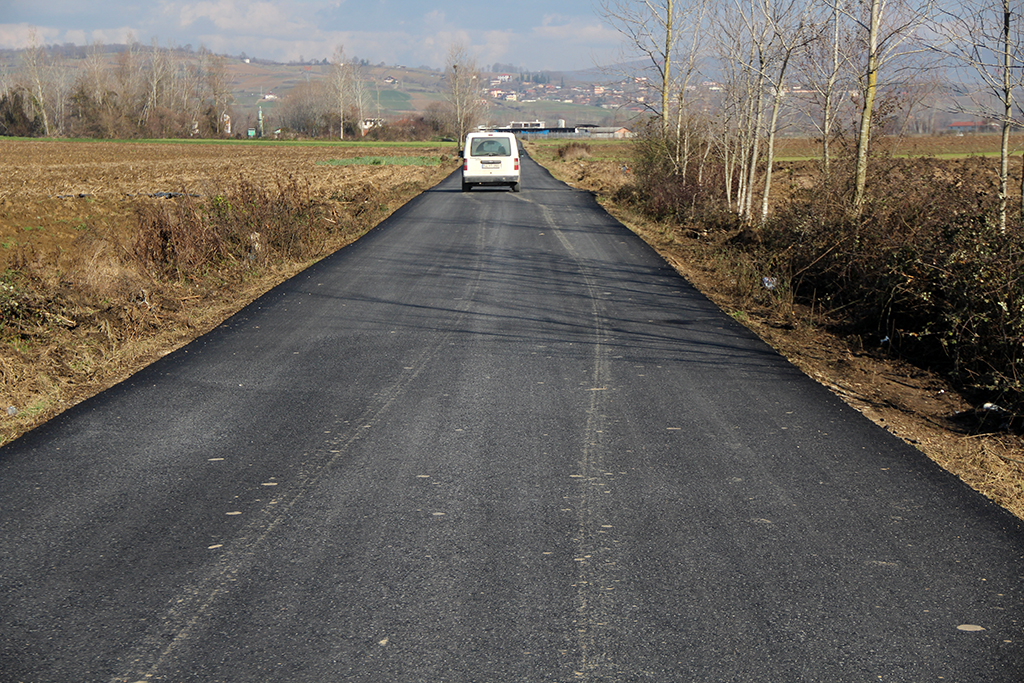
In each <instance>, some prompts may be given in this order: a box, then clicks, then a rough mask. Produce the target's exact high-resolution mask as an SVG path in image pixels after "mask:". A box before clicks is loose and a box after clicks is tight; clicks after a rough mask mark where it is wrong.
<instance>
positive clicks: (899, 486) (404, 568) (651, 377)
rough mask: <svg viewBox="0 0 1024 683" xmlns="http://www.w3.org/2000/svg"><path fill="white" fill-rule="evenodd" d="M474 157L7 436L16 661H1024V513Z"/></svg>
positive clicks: (856, 668)
mask: <svg viewBox="0 0 1024 683" xmlns="http://www.w3.org/2000/svg"><path fill="white" fill-rule="evenodd" d="M522 188H523V189H522V192H521V193H519V194H514V193H511V192H508V191H505V190H503V189H497V190H493V191H492V190H487V189H477V190H474V191H473V192H470V193H465V194H464V193H462V192H460V186H459V178H458V176H457V175H456V176H453V177H451V178H448V179H447V180H446V181H445V182H443V183H442V184H440V185H439V186H437V187H436V188H434V189H433V190H431V191H429V192H426V193H425V194H423V195H422V196H421V197H419V198H417V199H416V200H414V201H413V202H411V203H410V204H408V205H407V206H406V207H404V208H403V209H401V210H399V211H398V212H397V213H396V214H395V215H394V216H393V217H392V218H391V219H389V220H388V221H387V222H386V223H385V224H383V225H381V226H380V227H379V228H377V229H376V230H374V231H373V232H371V233H370V234H369V235H368V236H367V237H365V238H364V239H362V240H360V241H359V242H358V243H356V244H355V245H352V246H351V247H348V248H346V249H344V250H342V251H340V252H338V253H336V254H335V255H333V256H331V257H329V258H327V259H325V260H324V261H322V262H320V263H319V264H317V265H315V266H313V267H312V268H310V269H309V270H307V271H306V272H304V273H302V274H301V275H299V276H298V277H295V278H294V279H292V280H290V281H288V282H286V283H285V284H283V285H281V286H280V287H277V288H276V289H274V290H273V291H271V292H270V293H268V294H267V295H265V296H263V297H262V298H260V299H259V300H258V301H256V302H255V303H253V304H252V305H250V306H249V307H247V308H246V309H244V310H243V311H242V312H240V313H239V314H237V315H236V316H234V317H233V318H231V319H229V320H228V321H226V322H225V323H224V324H222V325H221V326H219V327H218V328H217V329H215V330H214V331H213V332H211V333H210V334H207V335H206V336H204V337H202V338H200V339H199V340H197V341H195V342H194V343H192V344H190V345H188V346H186V347H184V348H182V349H181V350H179V351H177V352H175V353H173V354H170V355H168V356H166V357H165V358H163V359H162V360H160V361H159V362H157V363H155V364H154V365H152V366H151V367H149V368H147V369H146V370H143V371H142V372H140V373H138V374H137V375H135V376H133V377H132V378H130V379H129V380H127V381H125V382H123V383H122V384H120V385H118V386H116V387H114V388H113V389H111V390H109V391H107V392H104V393H103V394H101V395H99V396H97V397H95V398H93V399H91V400H89V401H86V402H84V403H82V404H80V405H78V406H76V407H75V408H73V409H71V410H69V411H67V412H66V413H65V414H63V415H62V416H60V417H59V418H57V419H56V420H54V421H52V422H50V423H48V424H46V425H45V426H43V427H41V428H39V429H37V430H36V431H34V432H32V433H30V434H28V435H26V436H25V437H23V438H21V439H19V440H17V441H15V442H14V443H12V444H9V445H8V446H7V447H5V448H3V449H0V680H3V681H54V682H67V681H143V680H145V681H175V682H179V681H203V682H209V681H288V682H291V683H294V682H296V681H316V682H327V681H332V682H334V681H366V682H382V681H387V682H405V681H410V682H412V681H429V682H431V683H438V682H441V681H451V682H457V681H473V682H481V683H484V682H494V683H503V682H507V681H524V682H527V681H528V682H531V683H532V682H537V681H565V682H569V681H586V682H596V681H608V682H613V681H614V682H619V681H658V682H665V681H687V682H690V681H709V682H712V681H713V682H716V683H719V682H722V681H744V682H750V681H772V682H778V681H815V682H819V681H830V682H837V681H915V682H917V681H938V680H945V681H960V682H964V681H986V682H993V681H1021V680H1022V678H1024V675H1022V671H1024V631H1022V628H1024V611H1022V605H1024V532H1022V527H1021V524H1020V523H1019V522H1018V521H1016V520H1015V519H1013V518H1012V517H1010V516H1009V515H1008V514H1006V513H1005V512H1003V511H1002V510H1000V509H998V508H996V507H995V506H993V505H991V504H990V503H988V502H987V501H986V500H984V499H983V498H981V497H980V496H978V495H977V494H975V493H973V492H971V491H970V490H968V489H967V488H966V487H965V486H963V485H962V484H961V483H960V482H958V481H957V480H955V479H954V478H953V477H951V476H949V475H947V474H946V473H944V472H942V471H941V470H939V469H938V468H937V467H936V466H935V465H933V464H932V463H931V462H929V461H928V460H926V459H925V458H924V457H923V456H922V455H921V454H920V453H918V452H917V451H915V450H914V449H912V448H910V447H909V446H906V445H904V444H903V443H901V442H899V441H898V440H896V439H895V438H893V437H892V436H890V435H889V434H887V433H886V432H885V431H883V430H881V429H878V428H877V427H875V426H874V425H872V424H870V423H869V422H868V421H867V420H866V419H864V418H863V417H862V416H860V415H859V414H858V413H856V412H855V411H853V410H852V409H850V408H848V407H846V406H845V405H844V404H842V403H841V402H840V401H839V400H837V399H836V398H835V397H834V396H833V395H832V394H830V393H829V392H828V391H826V390H825V389H823V388H822V387H820V386H819V385H817V384H815V383H814V382H812V381H810V380H809V379H807V378H806V377H804V376H803V375H801V373H800V372H798V371H797V370H796V369H794V368H793V367H792V366H791V365H790V364H788V363H787V362H786V361H784V360H783V359H782V358H780V357H779V356H778V355H776V354H775V353H774V352H773V351H771V350H770V349H769V348H768V347H766V346H765V345H764V344H763V343H761V342H760V341H758V340H757V339H755V338H754V337H753V336H752V335H751V334H750V333H749V332H748V331H746V330H745V329H744V328H742V327H741V326H740V325H738V324H736V323H735V321H733V320H731V319H730V318H729V317H727V316H726V315H724V314H723V313H721V312H720V311H719V310H718V309H716V308H715V307H714V306H713V305H711V304H710V303H709V302H708V301H707V300H706V299H704V298H703V297H702V296H700V295H699V294H698V293H696V292H695V291H694V290H693V289H692V288H691V287H690V286H689V285H688V284H687V283H686V282H685V281H684V280H683V279H681V278H680V277H679V276H678V275H676V273H675V272H673V270H672V269H670V268H669V267H667V266H666V264H665V263H664V262H663V261H662V260H661V259H660V258H658V257H657V256H656V255H655V254H654V253H653V252H652V251H651V249H649V248H648V247H647V246H646V245H644V244H643V243H642V242H641V241H640V240H639V239H637V238H636V237H635V236H633V235H632V234H631V233H629V232H628V231H627V230H626V229H624V228H623V227H622V226H621V225H619V224H617V223H616V222H615V221H614V220H612V219H610V218H609V217H608V216H607V215H606V214H605V213H603V212H602V211H601V210H600V208H599V207H598V206H597V205H596V204H595V203H594V201H593V200H592V198H591V197H590V196H589V195H588V194H586V193H582V192H578V191H574V190H571V189H569V188H567V187H566V186H564V185H562V184H560V183H558V182H556V181H554V180H553V179H552V178H550V176H548V175H547V174H546V172H544V171H542V170H541V169H540V168H539V167H538V166H537V165H536V164H534V163H533V162H532V161H529V160H525V161H524V172H523V184H522Z"/></svg>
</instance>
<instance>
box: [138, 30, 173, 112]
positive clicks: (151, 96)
mask: <svg viewBox="0 0 1024 683" xmlns="http://www.w3.org/2000/svg"><path fill="white" fill-rule="evenodd" d="M143 78H144V80H145V84H146V103H145V104H144V105H143V107H142V113H141V115H140V117H139V125H140V126H143V125H145V124H146V123H147V122H148V121H149V117H150V116H151V115H152V113H153V111H154V110H155V109H156V108H157V107H159V106H160V102H161V99H162V97H163V92H164V89H165V88H166V87H167V81H168V79H169V78H170V65H169V64H168V59H167V54H166V52H164V51H161V49H160V45H159V43H158V42H157V40H156V38H154V39H153V43H152V46H151V48H150V51H149V63H148V64H147V68H146V69H145V71H144V73H143Z"/></svg>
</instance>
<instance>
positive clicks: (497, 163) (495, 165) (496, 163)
mask: <svg viewBox="0 0 1024 683" xmlns="http://www.w3.org/2000/svg"><path fill="white" fill-rule="evenodd" d="M480 165H481V166H483V167H484V168H498V167H500V166H501V162H500V161H481V162H480Z"/></svg>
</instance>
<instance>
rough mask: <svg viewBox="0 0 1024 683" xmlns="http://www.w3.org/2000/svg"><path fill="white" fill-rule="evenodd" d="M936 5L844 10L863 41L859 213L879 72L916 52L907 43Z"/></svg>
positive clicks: (875, 4) (876, 4) (916, 2)
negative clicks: (899, 58) (862, 10)
mask: <svg viewBox="0 0 1024 683" xmlns="http://www.w3.org/2000/svg"><path fill="white" fill-rule="evenodd" d="M890 2H894V3H895V4H890ZM861 7H865V8H866V9H865V11H864V12H863V13H861V12H855V11H854V10H859V9H860V8H861ZM933 7H934V3H933V0H905V1H902V2H900V1H899V0H867V2H866V5H862V6H858V7H855V8H852V9H850V10H845V11H846V12H847V16H848V17H849V18H850V19H851V20H852V21H853V22H854V24H855V25H856V26H857V27H858V28H859V31H860V33H861V36H862V39H863V44H864V53H863V61H862V62H861V64H862V69H861V70H860V71H859V73H860V81H861V110H860V122H859V126H858V131H857V159H856V168H855V171H854V197H853V208H854V211H855V213H857V214H858V215H859V214H860V213H861V211H862V210H863V208H864V201H865V190H866V186H867V171H868V146H869V144H870V141H871V122H872V121H871V119H872V116H873V114H874V107H875V100H876V98H877V96H878V87H879V81H878V77H879V73H880V72H881V71H882V70H883V69H885V68H886V67H887V66H888V65H889V64H890V63H891V62H892V61H893V60H894V59H896V58H897V57H901V56H906V55H907V54H909V53H910V52H913V51H914V50H912V49H908V48H907V43H908V41H910V39H911V38H912V37H913V35H914V32H915V31H916V30H917V29H918V28H919V27H920V26H921V25H922V23H923V22H925V21H926V20H927V19H928V17H929V16H930V15H931V13H932V10H933Z"/></svg>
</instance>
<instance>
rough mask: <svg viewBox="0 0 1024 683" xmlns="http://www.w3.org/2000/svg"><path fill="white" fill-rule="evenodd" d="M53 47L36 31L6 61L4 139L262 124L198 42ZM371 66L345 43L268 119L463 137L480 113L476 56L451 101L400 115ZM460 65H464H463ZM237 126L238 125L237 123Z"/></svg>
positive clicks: (332, 128) (452, 72)
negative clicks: (383, 100)
mask: <svg viewBox="0 0 1024 683" xmlns="http://www.w3.org/2000/svg"><path fill="white" fill-rule="evenodd" d="M73 47H74V46H68V45H61V46H50V47H46V46H43V45H40V44H39V43H38V41H37V40H36V39H35V37H34V36H33V40H32V43H31V45H30V46H29V47H28V48H27V49H25V50H22V51H21V52H20V53H19V54H18V57H19V60H18V63H17V64H16V65H15V67H14V68H13V69H12V68H11V67H9V66H8V67H5V66H0V135H5V136H21V137H38V136H45V137H86V138H101V139H113V138H118V139H131V138H187V137H199V138H210V137H226V136H229V135H234V136H241V135H243V134H247V131H248V129H250V128H255V127H256V126H257V123H258V122H257V121H253V120H251V119H252V114H247V118H246V120H245V121H242V120H241V119H240V117H239V116H238V115H237V112H236V110H235V108H234V104H235V102H234V98H233V96H232V90H231V83H230V81H229V77H228V71H227V60H228V58H227V57H225V56H223V55H217V54H214V53H212V52H211V51H209V50H208V49H206V48H205V47H200V48H199V49H198V50H193V49H192V47H191V46H185V47H161V46H160V45H159V44H158V42H157V40H155V39H154V40H153V41H152V43H151V45H149V46H148V47H147V46H143V45H142V44H140V43H138V42H137V41H135V40H134V39H132V37H131V36H128V39H127V40H126V43H125V44H124V45H118V46H104V45H102V44H100V43H95V44H93V45H91V46H89V47H88V48H75V49H71V48H73ZM367 65H368V63H367V62H366V60H360V59H358V58H351V59H350V58H348V57H347V56H346V54H345V51H344V48H343V47H342V46H338V47H337V48H336V49H335V51H334V53H333V55H332V56H331V58H330V59H329V60H327V59H325V60H324V63H323V66H324V67H325V69H324V71H325V73H324V75H323V76H322V77H320V78H314V79H308V80H307V81H306V82H304V83H300V84H299V85H297V86H295V87H294V88H292V89H290V90H289V91H288V93H286V94H285V95H284V96H283V97H282V98H281V100H280V101H279V102H278V103H277V104H276V106H275V107H274V111H273V113H272V114H270V113H269V112H268V113H267V116H266V117H265V119H264V120H263V122H262V123H263V129H264V131H266V132H267V134H269V133H270V132H271V131H281V132H282V134H284V135H288V136H300V137H313V138H317V137H319V138H334V139H347V138H352V137H364V136H369V137H370V138H377V139H381V138H386V139H430V138H435V137H441V136H454V137H462V136H463V135H464V134H465V133H464V131H465V130H466V129H467V126H472V125H476V124H477V123H478V122H479V121H480V116H481V113H482V111H483V109H482V101H481V100H480V96H479V90H480V82H479V78H478V74H477V68H476V64H475V61H474V59H473V58H472V57H471V55H470V54H469V52H468V50H466V49H465V48H464V47H462V46H453V47H452V48H451V54H450V56H449V59H448V62H447V64H446V71H445V76H444V79H445V83H446V88H447V89H446V92H445V97H444V98H443V99H442V100H441V101H439V102H437V103H435V104H433V105H431V106H429V107H428V108H427V110H426V111H425V112H423V113H421V114H418V115H411V116H409V117H407V118H406V119H404V120H400V121H387V122H385V121H383V119H381V117H380V107H379V98H380V91H379V86H378V85H377V84H375V83H374V82H373V81H372V80H371V79H370V78H368V77H367V75H366V68H367ZM460 66H461V67H462V68H461V70H460ZM232 122H233V123H234V126H233V127H232V125H231V124H232Z"/></svg>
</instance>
